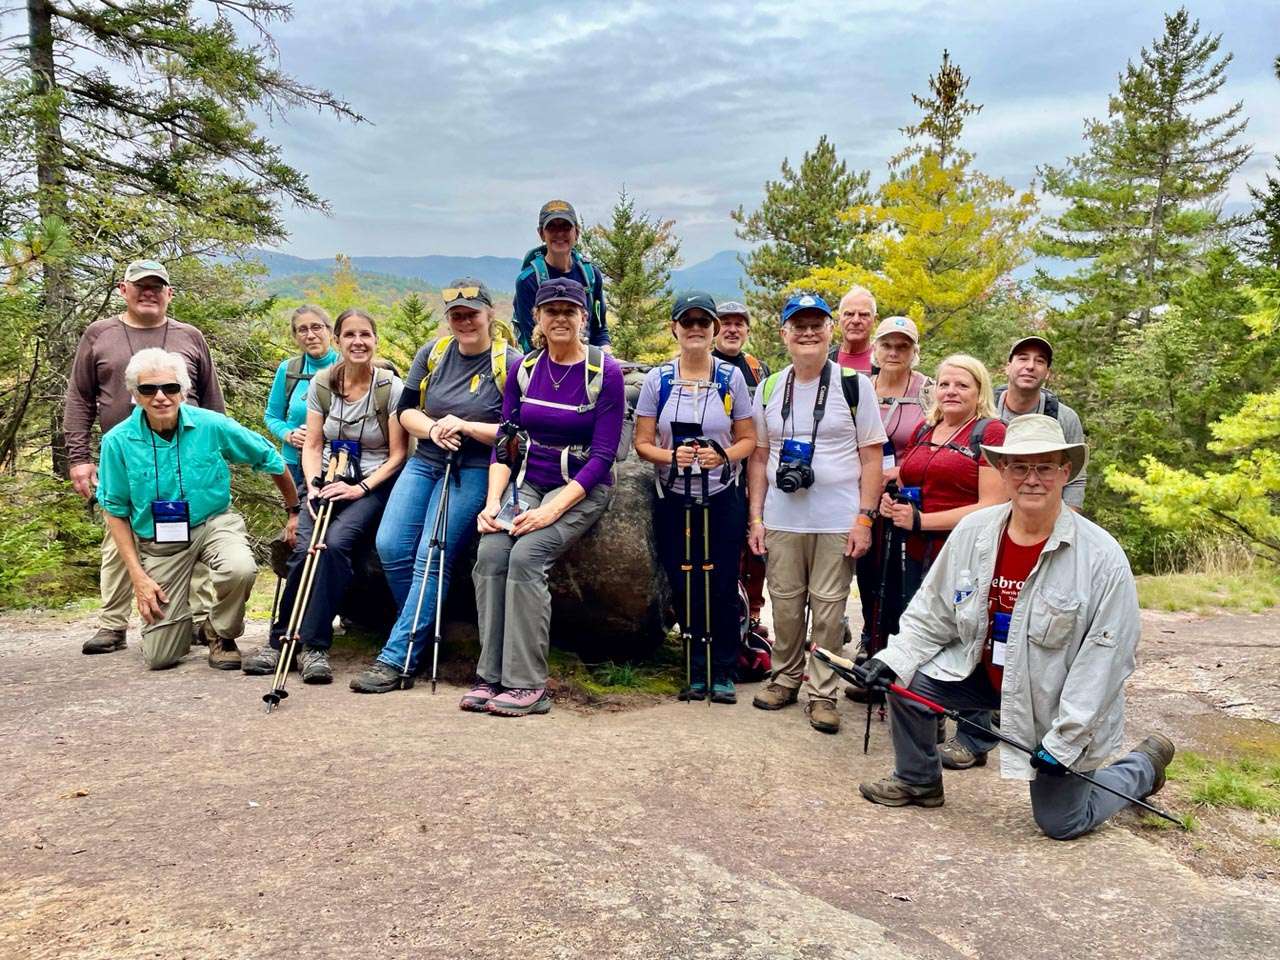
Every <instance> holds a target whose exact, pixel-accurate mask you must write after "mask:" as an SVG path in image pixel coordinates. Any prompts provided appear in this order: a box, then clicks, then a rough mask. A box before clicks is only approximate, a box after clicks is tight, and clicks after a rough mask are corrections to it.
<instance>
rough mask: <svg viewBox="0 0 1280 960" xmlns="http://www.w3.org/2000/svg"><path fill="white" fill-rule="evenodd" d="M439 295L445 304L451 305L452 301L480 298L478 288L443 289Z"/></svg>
mask: <svg viewBox="0 0 1280 960" xmlns="http://www.w3.org/2000/svg"><path fill="white" fill-rule="evenodd" d="M440 293H441V294H442V295H443V296H444V302H445V303H452V302H453V301H454V300H474V299H475V298H476V297H478V296H480V288H479V287H445V288H444V289H443V290H441V291H440Z"/></svg>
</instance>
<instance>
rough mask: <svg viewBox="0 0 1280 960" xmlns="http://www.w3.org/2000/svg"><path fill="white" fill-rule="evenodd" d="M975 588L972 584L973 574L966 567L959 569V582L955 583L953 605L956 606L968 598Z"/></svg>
mask: <svg viewBox="0 0 1280 960" xmlns="http://www.w3.org/2000/svg"><path fill="white" fill-rule="evenodd" d="M975 589H976V588H975V587H974V585H973V574H972V573H970V572H969V570H968V569H967V568H966V569H964V570H961V571H960V582H959V583H957V584H956V594H955V601H954V602H955V605H956V606H957V607H958V606H960V604H962V603H964V602H965V600H967V599H968V597H969V594H971V593H973V591H974V590H975Z"/></svg>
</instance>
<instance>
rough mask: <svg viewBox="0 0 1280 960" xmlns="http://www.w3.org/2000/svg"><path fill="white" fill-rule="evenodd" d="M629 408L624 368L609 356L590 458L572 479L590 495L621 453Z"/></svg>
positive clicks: (592, 437) (606, 362)
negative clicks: (623, 426) (623, 428)
mask: <svg viewBox="0 0 1280 960" xmlns="http://www.w3.org/2000/svg"><path fill="white" fill-rule="evenodd" d="M508 382H510V381H508ZM504 406H505V404H504ZM626 409H627V396H626V390H625V388H624V387H623V384H622V367H620V366H619V365H618V362H617V361H616V360H614V359H613V358H612V357H610V356H609V355H608V354H606V355H605V358H604V383H603V384H601V386H600V400H599V402H598V403H597V404H596V409H595V411H594V412H595V415H596V422H595V425H594V426H593V427H592V429H591V456H590V457H588V458H587V462H586V463H585V464H583V467H582V469H581V470H579V471H578V472H577V473H576V474H574V477H573V479H574V480H576V481H578V483H580V484H581V485H582V489H584V490H586V491H587V493H590V492H591V488H592V487H594V486H595V485H596V484H597V483H600V482H601V481H602V480H604V479H605V478H606V477H608V476H609V471H610V470H611V469H612V467H613V461H614V458H615V457H616V456H617V453H618V441H619V440H620V439H622V417H623V415H624V414H625V413H626Z"/></svg>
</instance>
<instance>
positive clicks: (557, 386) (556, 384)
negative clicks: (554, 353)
mask: <svg viewBox="0 0 1280 960" xmlns="http://www.w3.org/2000/svg"><path fill="white" fill-rule="evenodd" d="M551 363H552V361H551V358H550V357H547V379H549V380H550V381H551V389H552V390H559V389H560V384H562V383H564V382H565V380H567V379H569V374H570V373H572V372H573V366H574V365H573V364H569V366H568V367H566V368H565V371H564V373H563V374H562V375H561V377H560V379H559V380H557V379H556V375H555V374H554V373H552V372H551Z"/></svg>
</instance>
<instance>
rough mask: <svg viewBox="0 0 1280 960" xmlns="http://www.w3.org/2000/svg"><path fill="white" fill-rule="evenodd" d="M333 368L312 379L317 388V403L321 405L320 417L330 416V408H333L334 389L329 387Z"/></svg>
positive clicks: (325, 369) (326, 368) (320, 372)
mask: <svg viewBox="0 0 1280 960" xmlns="http://www.w3.org/2000/svg"><path fill="white" fill-rule="evenodd" d="M332 372H333V367H325V368H324V369H323V370H321V371H319V372H318V373H316V375H315V376H314V377H313V378H312V379H311V382H312V383H313V384H315V388H316V402H317V403H318V404H320V415H321V416H322V417H327V416H329V408H330V407H332V406H333V387H331V386H329V376H330V374H331V373H332Z"/></svg>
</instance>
